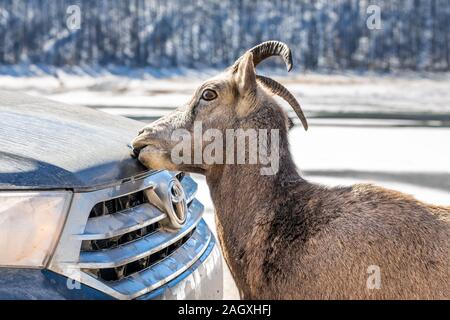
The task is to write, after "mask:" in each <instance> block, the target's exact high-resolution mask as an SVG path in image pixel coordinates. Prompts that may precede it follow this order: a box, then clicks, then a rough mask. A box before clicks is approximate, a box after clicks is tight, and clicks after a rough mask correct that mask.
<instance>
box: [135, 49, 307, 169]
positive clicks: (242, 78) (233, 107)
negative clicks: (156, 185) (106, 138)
mask: <svg viewBox="0 0 450 320" xmlns="http://www.w3.org/2000/svg"><path fill="white" fill-rule="evenodd" d="M271 56H280V57H281V58H282V59H283V60H284V62H285V64H286V67H287V70H288V71H290V70H291V68H292V56H291V51H290V49H289V48H288V47H287V45H286V44H284V43H282V42H279V41H267V42H264V43H261V44H260V45H258V46H256V47H254V48H252V49H250V50H249V51H247V52H246V53H245V54H244V55H243V56H241V57H240V58H239V59H238V60H237V61H236V62H235V63H234V64H233V65H232V66H231V67H229V68H228V69H226V70H225V71H224V72H223V73H221V74H219V75H218V76H216V77H214V78H211V79H209V80H207V81H205V82H204V83H203V84H202V85H201V86H200V87H199V88H198V89H197V90H196V92H195V93H194V95H193V97H192V99H191V101H190V102H189V103H188V104H186V105H185V106H183V107H181V108H179V109H177V110H176V111H174V112H173V113H171V114H169V115H167V116H165V117H163V118H161V119H159V120H157V121H155V122H153V123H151V124H149V125H148V126H145V127H144V128H143V129H142V130H141V131H140V132H139V135H138V136H137V137H136V138H135V139H134V140H133V142H132V146H133V150H134V153H135V154H136V155H138V157H139V160H140V161H141V162H142V163H143V164H144V165H146V166H147V167H149V168H153V169H168V170H182V171H190V172H199V173H205V172H207V170H208V168H210V166H211V165H214V163H209V164H208V163H206V162H205V161H202V160H200V161H199V160H198V159H197V158H196V157H197V155H196V152H197V153H198V150H196V146H197V148H198V146H203V147H204V146H205V143H204V141H198V140H201V139H207V140H209V141H210V142H211V141H213V140H215V139H219V138H218V137H225V136H226V134H225V131H226V130H227V129H249V128H253V129H255V130H258V129H268V130H270V129H275V128H276V129H280V130H283V132H285V131H286V130H287V127H289V123H290V121H289V119H288V118H287V116H286V115H285V113H284V112H283V111H282V109H281V108H280V107H279V106H278V105H277V103H276V102H275V101H274V100H273V99H272V98H271V95H278V96H280V97H282V98H283V99H284V100H286V101H287V102H288V103H289V104H290V105H291V107H292V108H293V109H294V111H295V112H296V114H297V116H298V117H299V118H300V120H301V122H302V124H303V126H304V128H305V129H307V128H308V125H307V122H306V118H305V116H304V114H303V112H302V110H301V108H300V105H299V103H298V102H297V100H296V99H295V97H294V96H293V95H292V94H291V93H290V92H289V91H288V90H287V89H286V88H285V87H283V86H282V85H281V84H280V83H278V82H276V81H275V80H273V79H270V78H267V77H263V76H260V75H256V73H255V67H256V65H258V64H259V63H260V62H261V61H263V60H264V59H266V58H268V57H271ZM199 126H200V127H201V129H200V130H201V131H202V130H207V129H213V130H214V131H213V133H212V135H209V136H208V135H206V134H205V135H202V134H196V132H195V131H196V128H197V129H199ZM184 138H188V140H189V141H192V143H191V144H190V146H191V147H190V149H189V150H186V149H184V151H183V150H181V153H183V152H184V153H185V154H179V153H180V150H177V151H176V152H178V154H179V155H180V156H182V157H183V158H184V159H186V158H187V159H188V161H182V162H181V163H180V161H174V160H173V154H174V153H173V151H174V148H176V146H177V145H179V143H180V139H181V140H183V139H184ZM219 145H220V146H223V148H224V150H225V143H221V144H219ZM203 147H200V148H203ZM215 152H217V150H216V151H215ZM200 153H203V150H200ZM223 154H225V152H224V153H223ZM189 160H190V161H189Z"/></svg>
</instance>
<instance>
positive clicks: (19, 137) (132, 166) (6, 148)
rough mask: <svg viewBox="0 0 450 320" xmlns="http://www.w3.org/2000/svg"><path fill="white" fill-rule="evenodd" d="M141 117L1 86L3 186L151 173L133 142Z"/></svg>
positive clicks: (97, 181) (108, 180)
mask: <svg viewBox="0 0 450 320" xmlns="http://www.w3.org/2000/svg"><path fill="white" fill-rule="evenodd" d="M142 126H143V124H142V123H141V122H138V121H134V120H130V119H126V118H123V117H119V116H114V115H109V114H106V113H104V112H101V111H96V110H93V109H90V108H86V107H80V106H72V105H66V104H63V103H59V102H54V101H50V100H46V99H42V98H34V97H30V96H27V95H23V94H19V93H12V92H6V91H0V190H5V189H60V188H64V189H75V190H84V189H95V188H98V187H100V186H104V185H110V184H115V183H118V182H120V181H121V180H123V179H126V178H130V177H133V176H137V175H142V174H146V173H148V170H147V169H146V168H145V167H144V166H142V165H141V164H140V163H139V162H138V161H137V160H136V159H134V158H132V157H131V154H130V147H129V143H130V141H131V140H132V139H133V138H134V136H135V135H136V134H137V133H138V130H139V129H140V128H141V127H142Z"/></svg>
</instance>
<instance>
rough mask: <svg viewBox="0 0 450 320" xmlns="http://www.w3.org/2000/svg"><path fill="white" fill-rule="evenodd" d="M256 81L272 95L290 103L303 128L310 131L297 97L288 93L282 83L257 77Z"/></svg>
mask: <svg viewBox="0 0 450 320" xmlns="http://www.w3.org/2000/svg"><path fill="white" fill-rule="evenodd" d="M256 80H257V81H258V82H259V83H261V84H262V85H263V86H264V87H265V88H267V89H268V90H269V91H270V92H271V93H272V94H274V95H277V96H280V97H281V98H283V99H284V100H285V101H286V102H287V103H289V104H290V106H291V107H292V109H294V111H295V113H296V114H297V116H298V117H299V119H300V121H301V122H302V125H303V128H305V130H308V122H307V121H306V117H305V114H304V113H303V111H302V108H301V107H300V104H299V103H298V101H297V99H295V97H294V96H293V95H292V93H290V92H289V91H288V89H286V88H285V87H284V86H283V85H282V84H281V83H279V82H277V81H275V80H273V79H271V78H268V77H264V76H260V75H256Z"/></svg>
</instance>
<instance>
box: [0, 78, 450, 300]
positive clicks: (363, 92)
mask: <svg viewBox="0 0 450 320" xmlns="http://www.w3.org/2000/svg"><path fill="white" fill-rule="evenodd" d="M0 71H1V70H0ZM215 73H216V71H214V70H210V71H207V72H203V73H195V72H184V73H182V74H181V75H180V74H179V75H177V76H170V77H167V78H161V77H159V76H154V75H145V74H137V75H133V76H132V77H128V76H121V75H113V74H110V73H106V74H100V75H98V74H97V75H96V77H92V76H89V75H86V74H78V75H74V74H66V73H60V74H59V76H58V78H55V77H52V76H48V75H45V74H43V75H42V74H37V75H35V76H30V77H11V76H0V87H1V88H2V89H10V90H17V91H21V92H27V93H29V94H32V95H38V96H45V97H48V98H51V99H54V100H58V101H62V102H67V103H71V104H81V105H87V106H91V107H94V108H96V109H99V110H103V111H105V112H109V113H113V114H119V115H124V116H128V117H132V118H135V119H138V120H142V121H145V122H148V121H151V120H152V119H155V118H158V117H160V116H161V115H164V114H166V113H168V112H170V111H171V110H172V109H174V108H175V107H177V106H180V105H182V104H183V103H185V102H187V101H188V100H189V97H190V96H191V94H192V93H193V91H194V90H195V89H196V88H197V86H198V85H199V84H200V83H201V82H202V81H204V80H205V79H207V78H208V77H209V76H211V75H213V74H215ZM277 79H278V80H280V81H281V82H282V83H284V84H285V85H286V87H287V88H288V89H290V90H291V91H292V92H293V93H294V94H295V95H296V97H297V98H298V99H299V101H300V102H301V104H302V106H303V108H304V110H305V113H306V115H307V116H308V117H309V119H310V120H309V122H310V125H311V126H310V129H309V130H308V131H307V132H304V131H303V130H302V128H301V127H299V126H296V127H295V128H294V129H293V130H291V132H290V142H291V149H292V153H293V155H294V159H295V161H296V163H297V165H298V167H299V168H300V170H301V172H302V173H303V174H304V176H305V177H306V178H308V179H309V180H311V181H314V182H317V183H323V184H326V185H348V184H352V183H355V182H372V183H376V184H379V185H383V186H385V187H388V188H393V189H397V190H400V191H403V192H406V193H409V194H412V195H414V196H416V197H417V198H418V199H420V200H423V201H426V202H430V203H435V204H442V205H450V147H449V146H450V144H449V142H450V90H449V88H450V76H449V75H448V74H442V75H428V76H417V75H401V76H392V75H390V76H379V75H378V76H377V75H366V76H360V75H355V74H347V75H332V76H330V75H321V74H306V75H300V74H297V75H294V76H290V77H281V78H277ZM0 102H1V97H0ZM195 178H196V179H197V181H198V182H199V184H200V188H199V191H200V192H199V194H198V197H199V198H200V200H201V201H202V202H204V203H205V205H206V214H205V219H206V221H207V222H208V223H209V225H210V226H211V227H212V228H213V229H214V214H213V207H212V203H211V199H210V197H209V191H208V188H207V186H206V183H205V181H204V179H203V178H202V177H200V176H195ZM225 288H226V290H225V297H226V298H237V297H238V295H237V291H236V288H235V287H234V285H233V281H232V279H231V277H230V275H229V273H226V276H225Z"/></svg>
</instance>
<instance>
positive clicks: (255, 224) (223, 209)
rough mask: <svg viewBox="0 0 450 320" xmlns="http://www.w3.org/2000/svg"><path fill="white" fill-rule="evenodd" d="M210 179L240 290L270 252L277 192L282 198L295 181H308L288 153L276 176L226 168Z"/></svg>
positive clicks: (247, 167) (252, 169) (282, 157)
mask: <svg viewBox="0 0 450 320" xmlns="http://www.w3.org/2000/svg"><path fill="white" fill-rule="evenodd" d="M206 179H207V183H208V186H209V188H210V192H211V197H212V200H213V203H214V207H215V211H216V225H217V229H218V236H219V240H220V242H221V245H222V249H223V253H224V256H225V259H226V261H227V263H228V265H229V267H230V269H231V272H232V273H233V277H234V279H235V281H236V282H237V283H238V282H239V284H238V287H240V288H246V287H249V286H250V285H251V282H252V280H251V279H250V277H252V276H253V274H254V273H253V271H252V270H254V269H255V266H256V265H258V264H259V263H260V262H258V259H260V257H258V255H259V256H260V255H261V252H264V251H265V249H266V248H265V247H264V246H265V245H266V241H265V240H266V239H265V237H266V236H267V233H268V228H270V225H271V222H272V220H273V216H274V214H275V210H276V204H275V202H278V201H282V199H279V196H275V194H274V190H277V192H276V194H278V195H279V194H280V189H283V188H287V185H289V184H291V183H292V182H294V183H300V184H301V183H306V182H305V181H304V180H302V178H301V177H300V175H299V174H298V172H297V170H296V168H295V165H294V163H293V161H292V158H291V156H290V154H289V152H288V151H286V152H284V153H281V154H280V168H279V171H278V172H277V173H276V174H275V175H261V173H260V167H259V166H258V165H223V166H220V167H217V168H214V170H212V171H211V172H209V174H207V175H206ZM286 192H287V191H286ZM282 194H284V192H282ZM277 197H278V199H276V198H277ZM258 252H259V253H258ZM243 293H244V295H245V289H244V292H243Z"/></svg>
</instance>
